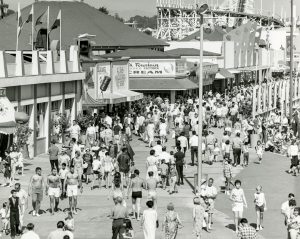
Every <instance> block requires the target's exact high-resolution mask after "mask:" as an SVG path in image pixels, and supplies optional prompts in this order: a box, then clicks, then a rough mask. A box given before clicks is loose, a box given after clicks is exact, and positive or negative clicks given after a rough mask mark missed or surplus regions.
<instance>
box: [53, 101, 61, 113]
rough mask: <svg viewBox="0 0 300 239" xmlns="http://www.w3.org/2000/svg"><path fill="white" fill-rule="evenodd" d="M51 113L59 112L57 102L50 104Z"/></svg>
mask: <svg viewBox="0 0 300 239" xmlns="http://www.w3.org/2000/svg"><path fill="white" fill-rule="evenodd" d="M51 111H52V112H53V111H55V112H58V111H59V100H57V101H52V102H51Z"/></svg>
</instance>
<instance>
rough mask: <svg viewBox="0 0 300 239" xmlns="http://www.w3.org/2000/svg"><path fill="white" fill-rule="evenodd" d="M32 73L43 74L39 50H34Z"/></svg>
mask: <svg viewBox="0 0 300 239" xmlns="http://www.w3.org/2000/svg"><path fill="white" fill-rule="evenodd" d="M31 74H32V75H40V74H41V68H40V59H39V52H38V51H32V63H31Z"/></svg>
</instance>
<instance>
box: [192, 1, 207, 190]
mask: <svg viewBox="0 0 300 239" xmlns="http://www.w3.org/2000/svg"><path fill="white" fill-rule="evenodd" d="M207 9H208V5H207V4H203V5H202V6H201V7H200V8H199V13H200V55H199V109H198V169H197V173H198V190H200V187H201V181H202V121H203V119H202V118H203V115H202V98H203V20H204V18H203V14H204V13H205V12H206V11H207ZM195 188H196V187H195Z"/></svg>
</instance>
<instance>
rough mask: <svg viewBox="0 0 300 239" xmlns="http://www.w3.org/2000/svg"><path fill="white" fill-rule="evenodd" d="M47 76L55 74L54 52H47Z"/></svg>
mask: <svg viewBox="0 0 300 239" xmlns="http://www.w3.org/2000/svg"><path fill="white" fill-rule="evenodd" d="M46 74H54V62H53V53H52V51H47V62H46Z"/></svg>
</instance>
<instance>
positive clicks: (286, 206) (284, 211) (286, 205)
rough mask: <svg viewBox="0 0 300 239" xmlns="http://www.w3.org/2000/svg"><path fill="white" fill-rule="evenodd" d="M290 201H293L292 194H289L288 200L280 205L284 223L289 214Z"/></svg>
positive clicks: (293, 196)
mask: <svg viewBox="0 0 300 239" xmlns="http://www.w3.org/2000/svg"><path fill="white" fill-rule="evenodd" d="M292 199H295V195H294V194H293V193H289V195H288V200H287V201H285V202H284V203H282V204H281V214H282V215H283V216H284V220H285V223H286V220H287V217H288V215H289V214H290V206H289V201H290V200H292Z"/></svg>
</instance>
